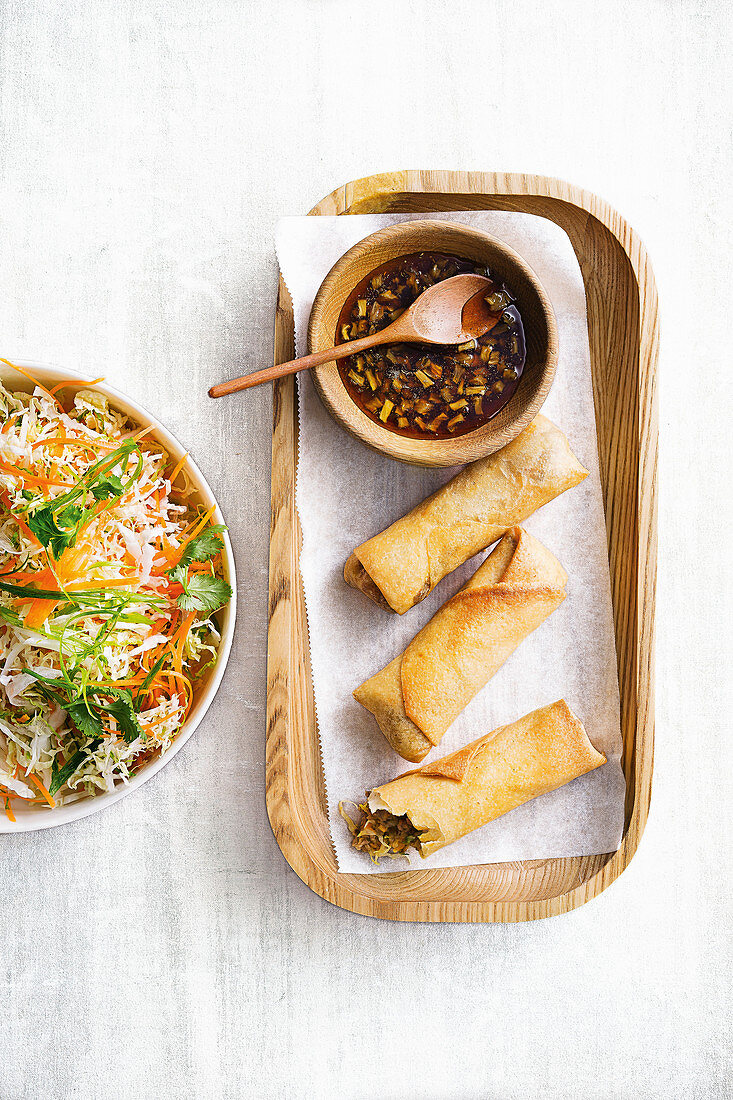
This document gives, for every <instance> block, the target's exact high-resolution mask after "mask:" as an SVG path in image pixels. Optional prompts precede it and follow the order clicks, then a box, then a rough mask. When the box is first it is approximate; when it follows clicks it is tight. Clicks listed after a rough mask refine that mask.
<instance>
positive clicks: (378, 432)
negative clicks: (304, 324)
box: [308, 218, 559, 467]
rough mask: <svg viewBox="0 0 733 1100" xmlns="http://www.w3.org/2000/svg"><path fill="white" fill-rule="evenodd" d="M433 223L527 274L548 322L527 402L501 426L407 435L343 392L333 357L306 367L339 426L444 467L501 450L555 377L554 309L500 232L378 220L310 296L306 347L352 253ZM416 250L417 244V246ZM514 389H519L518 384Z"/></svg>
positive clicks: (312, 347) (414, 460)
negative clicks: (442, 435) (436, 435)
mask: <svg viewBox="0 0 733 1100" xmlns="http://www.w3.org/2000/svg"><path fill="white" fill-rule="evenodd" d="M434 229H439V230H449V231H450V232H451V233H452V234H453V235H454V236H456V237H463V238H465V239H467V240H468V239H470V240H472V241H474V242H475V241H479V242H481V241H483V242H486V243H488V244H489V245H490V246H491V247H492V248H493V249H494V250H495V251H496V252H498V253H502V254H503V255H504V256H505V257H506V259H507V260H508V262H509V263H511V264H512V265H513V266H514V267H515V268H517V269H519V270H520V271H521V274H522V276H523V278H524V279H526V281H527V283H528V284H529V285H530V287H531V288H532V291H533V292H534V294H535V295H536V296H537V299H538V301H539V303H540V306H541V308H542V313H543V314H544V318H545V323H546V326H547V351H546V356H545V362H544V364H543V367H542V371H541V374H540V377H539V380H538V384H537V387H536V391H535V393H534V394H533V396H532V398H531V400H529V401H528V402H527V405H526V407H525V408H524V411H523V412H520V413H518V414H516V415H515V416H514V417H513V419H512V420H511V421H510V422H509V423H508V424H506V425H505V426H504V427H503V428H502V429H499V427H498V425H497V424H495V423H494V420H495V418H493V417H492V419H490V420H488V421H486V423H484V424H481V425H479V426H478V427H477V428H474V429H473V430H472V431H470V432H466V433H465V434H464V435H461V436H456V438H455V439H440V440H431V439H413V438H411V437H410V436H404V435H400V434H399V433H398V432H392V431H390V430H389V429H388V428H380V426H379V425H378V424H376V423H375V421H373V420H371V418H370V417H368V416H367V415H366V413H365V412H364V411H363V410H362V409H361V408H359V406H358V405H357V404H356V402H355V401H354V400H353V398H351V396H350V395H349V394H348V391H347V390H346V388H345V387H344V386H343V382H341V380H340V376H338V371H337V368H336V365H335V364H334V363H333V362H330V363H324V364H323V365H321V366H319V367H314V368H313V369H312V370H311V371H310V374H311V377H312V379H313V384H314V386H315V388H316V392H317V393H318V396H319V397H320V399H321V401H322V402H323V404H324V405H325V407H326V409H327V410H328V412H329V414H330V415H331V416H332V417H333V419H334V420H336V422H337V423H338V424H339V425H340V426H341V427H342V428H344V429H345V430H346V431H348V432H349V433H350V434H351V435H352V436H354V438H355V439H358V440H359V441H360V442H361V443H364V444H365V445H366V446H368V447H370V448H371V449H372V450H375V451H377V452H378V453H379V454H383V455H386V456H387V457H389V458H392V459H396V460H397V461H400V462H405V463H407V464H413V465H420V466H432V467H447V466H456V465H463V464H464V463H466V462H473V461H476V460H477V459H479V458H484V457H486V456H487V455H489V454H492V453H493V452H494V451H498V450H500V449H501V448H502V447H505V446H506V445H507V444H508V443H511V441H512V440H513V439H515V438H516V436H517V435H519V433H520V432H521V431H523V430H524V428H526V427H527V425H528V424H529V423H530V422H531V421H532V420H534V418H535V417H536V416H537V414H538V412H539V411H540V409H541V408H542V406H543V404H544V403H545V400H546V399H547V395H548V394H549V392H550V389H551V387H552V383H553V381H554V378H555V372H556V368H557V361H558V356H559V340H558V328H557V318H556V317H555V310H554V308H553V305H552V302H551V300H550V297H549V295H548V293H547V291H546V290H545V288H544V286H543V285H542V282H541V281H540V279H539V276H538V275H537V273H536V272H535V271H534V269H533V268H532V267H531V266H530V265H529V264H528V263H527V261H526V260H525V259H524V257H523V256H521V255H520V254H519V253H518V252H517V251H516V250H515V249H514V248H512V247H511V245H509V244H507V243H506V242H505V241H503V240H501V238H499V237H496V236H494V235H493V234H492V233H486V232H484V231H483V230H481V229H476V228H475V227H473V226H468V225H462V224H460V223H457V222H444V221H441V220H440V219H438V218H421V219H418V220H415V221H413V220H408V221H403V222H396V223H394V224H393V225H387V226H383V227H382V228H381V229H378V230H376V231H375V232H374V233H369V234H367V236H365V237H363V238H362V239H361V240H360V241H357V242H356V243H355V244H353V245H352V246H351V248H349V249H348V250H347V251H346V252H344V253H343V255H342V256H340V257H339V258H338V260H337V261H336V263H335V264H333V266H332V267H331V269H330V271H329V272H328V274H327V275H326V276H325V278H324V279H323V282H322V283H321V285H320V286H319V288H318V290H317V292H316V295H315V297H314V299H313V304H312V306H311V312H310V316H309V319H308V351H309V352H313V351H316V350H320V349H319V348H318V347H317V346H316V342H315V331H316V328H317V327H318V326H320V325H321V324H322V321H323V312H324V309H325V306H326V303H327V302H328V299H329V296H330V294H331V292H332V290H333V287H334V284H335V283H336V282H337V280H338V279H339V278H340V277H341V273H342V271H343V270H344V269H347V268H348V267H349V265H350V263H351V262H352V260H353V259H354V257H355V256H359V257H360V256H361V255H363V254H364V252H365V249H366V250H367V251H368V250H369V249H370V248H371V247H372V246H373V245H375V244H379V243H383V242H389V241H390V239H391V238H396V239H397V241H399V239H400V238H401V237H402V236H404V235H405V234H408V233H409V234H413V233H414V232H415V231H416V230H417V231H418V232H419V231H420V230H434ZM430 248H431V245H430V244H429V243H428V244H426V245H425V250H426V251H429V250H430ZM410 251H411V252H414V251H416V249H415V248H411V249H410ZM417 251H421V250H420V249H417ZM408 254H409V253H408V252H407V251H405V252H404V253H399V252H398V253H397V254H396V255H398V256H399V255H408ZM375 266H376V265H375ZM352 289H353V287H352ZM349 293H350V291H349ZM344 300H345V299H344ZM337 377H338V380H339V382H340V386H341V388H339V385H338V383H336V381H335V379H336V378H337ZM332 382H333V385H332ZM516 392H517V393H518V392H519V390H517V391H516ZM334 394H336V395H338V398H337V400H338V401H339V402H340V400H341V399H342V396H343V395H345V396H346V399H347V400H348V402H349V405H348V408H349V411H350V412H352V414H353V423H348V422H347V420H346V418H345V415H344V411H343V409H342V408H341V407H340V406H339V405H338V404H336V403H335V402H334ZM515 396H516V393H515V394H513V395H512V397H511V398H510V400H509V402H508V405H507V406H505V407H508V406H509V405H511V402H512V400H513V399H514V397H515ZM346 407H347V406H346V405H344V408H346ZM492 424H493V430H492Z"/></svg>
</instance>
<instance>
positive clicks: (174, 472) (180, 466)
mask: <svg viewBox="0 0 733 1100" xmlns="http://www.w3.org/2000/svg"><path fill="white" fill-rule="evenodd" d="M187 458H188V451H186V453H185V455H184V456H183V458H182V459H181V460H180V462H177V463H176V465H175V466H174V467H173V470H172V472H171V473H170V474H168V480H169V481H170V483H171V486H172V485H173V482H174V481H175V480H176V478H177V477H178V475H179V474H180V472H181V470H182V469H183V467H184V466H185V465H186V459H187Z"/></svg>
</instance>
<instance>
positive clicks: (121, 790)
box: [0, 359, 237, 833]
mask: <svg viewBox="0 0 733 1100" xmlns="http://www.w3.org/2000/svg"><path fill="white" fill-rule="evenodd" d="M16 362H17V364H18V366H20V367H24V368H25V369H26V370H28V371H31V372H32V373H33V375H34V376H35V377H36V378H37V379H38V381H39V382H41V383H42V384H43V385H44V386H49V387H50V386H54V385H55V384H56V383H57V382H60V381H62V380H68V379H73V380H74V382H77V381H78V384H79V386H80V387H83V386H84V384H85V382H87V381H88V379H85V378H84V377H83V376H82V375H80V374H78V373H77V372H76V371H71V370H66V369H65V368H63V367H56V366H50V365H49V364H46V363H35V362H31V361H29V360H27V359H18V360H16ZM0 380H2V383H3V385H4V386H5V387H6V389H12V390H24V391H26V392H28V393H30V392H31V391H32V389H33V385H32V383H31V382H29V381H28V380H27V379H26V378H24V376H23V375H22V374H20V373H18V372H17V371H14V370H12V369H11V368H10V367H7V366H6V365H5V364H4V363H0ZM95 388H96V389H98V390H99V391H100V393H103V394H105V396H106V397H108V398H109V400H110V404H112V405H113V406H114V408H116V409H119V410H120V411H121V412H124V413H126V414H127V415H128V416H129V417H130V419H131V420H133V421H134V422H135V423H139V424H140V427H145V426H146V425H152V427H153V429H154V431H153V435H154V437H155V438H156V439H158V440H159V441H160V442H161V443H162V444H163V446H164V447H165V449H166V451H167V452H168V454H169V455H170V456H171V457H172V458H173V459H174V460H175V461H176V462H177V461H178V460H179V459H181V458H182V457H183V455H184V454H185V448H184V447H182V446H181V444H180V443H179V442H178V440H177V439H176V438H175V436H172V435H171V433H170V432H169V431H167V429H166V428H164V427H163V425H162V424H161V423H160V422H159V421H158V420H156V419H155V417H154V416H151V415H150V413H148V412H146V411H145V409H144V408H142V406H141V405H138V404H137V403H136V402H135V401H131V400H130V398H129V397H126V396H125V395H124V394H123V393H120V392H119V390H116V389H114V388H113V387H112V386H108V385H107V384H106V383H104V382H99V383H98V384H97V386H96V387H95ZM187 470H188V473H189V475H190V477H191V480H192V481H193V483H194V485H195V486H196V490H197V492H196V495H195V496H194V498H193V499H194V500H197V501H198V502H199V503H200V504H203V505H204V507H206V508H211V506H212V505H216V511H215V512H214V514H213V516H212V519H213V520H214V522H215V523H224V522H225V521H224V518H223V516H222V514H221V510H220V508H219V505H218V504H217V503H216V500H215V499H214V495H213V493H212V492H211V489H210V488H209V486H208V484H207V481H206V478H205V477H204V475H203V474H202V473H201V471H200V470H199V468H198V466H197V465H196V463H195V462H194V461H193V460H192V459H191V458H190V457H189V458H188V460H187ZM223 540H224V550H223V554H222V559H223V565H224V577H225V579H226V580H227V582H228V583H229V584H230V585H231V587H232V598H231V600H230V602H229V603H228V604H227V606H226V607H225V608H223V609H222V611H221V612H220V613H219V620H220V622H221V628H222V629H221V642H220V644H219V655H218V659H217V662H216V664H215V666H214V667H213V669H211V674H210V676H209V678H208V680H205V681H204V683H203V684H202V685H201V686H200V687H199V688H198V689H197V691H196V693H195V696H194V702H193V706H192V708H191V713H190V714H189V716H188V719H187V720H186V722H185V723H184V725H183V727H182V728H181V732H180V733H179V734H178V736H177V737H176V739H175V741H174V742H173V744H172V745H171V747H170V748H169V749H168V751H167V752H166V753H164V754H163V755H162V756H158V757H156V758H155V759H154V760H151V761H150V763H149V764H146V765H145V766H144V767H143V768H141V769H140V771H139V772H138V773H137V774H136V775H135V776H134V777H133V778H132V779H131V780H130V781H129V783H126V784H125V783H120V784H119V785H118V786H117V787H116V788H115V790H114V791H109V792H107V793H105V794H98V795H94V796H92V797H90V798H84V799H82V800H80V801H79V802H73V803H71V804H70V805H68V806H58V807H56V808H55V809H50V808H48V809H45V810H44V809H43V807H41V806H29V807H25V808H24V807H23V804H22V803H21V802H14V803H13V813H14V814H15V816H16V818H17V820H16V821H15V822H12V821H10V820H8V818H7V816H6V815H5V812H4V810H2V809H0V833H23V832H30V831H31V830H33V829H51V828H53V827H54V826H55V825H65V824H67V822H69V821H78V820H79V819H80V818H82V817H88V816H89V814H93V813H96V812H97V810H103V809H105V807H107V806H111V805H112V803H113V802H118V801H119V800H120V799H121V798H125V797H126V796H127V795H129V794H132V792H133V791H135V790H137V788H138V787H140V786H142V784H143V783H145V782H146V781H147V780H148V779H151V778H152V777H153V776H154V775H155V774H156V773H157V772H159V771H160V769H161V768H163V767H165V765H166V764H167V763H168V761H169V760H170V759H171V758H172V757H173V756H175V754H176V753H177V752H178V751H179V749H182V748H183V746H184V745H185V744H186V742H187V741H188V739H189V737H190V736H191V734H192V733H193V732H194V730H195V729H196V728H197V727H198V725H199V724H200V723H201V721H202V720H203V717H204V715H205V714H206V711H207V710H208V709H209V707H210V706H211V703H212V701H213V699H214V696H215V695H216V692H217V689H218V687H219V684H220V683H221V678H222V676H223V675H224V669H225V668H226V663H227V660H228V659H229V651H230V650H231V647H232V637H233V635H234V620H235V617H236V606H237V587H236V576H235V570H234V555H233V553H232V545H231V542H230V541H229V535H228V533H227V532H226V531H225V532H224V534H223Z"/></svg>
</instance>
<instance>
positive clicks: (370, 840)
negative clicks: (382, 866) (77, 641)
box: [339, 802, 423, 863]
mask: <svg viewBox="0 0 733 1100" xmlns="http://www.w3.org/2000/svg"><path fill="white" fill-rule="evenodd" d="M344 805H345V803H343V802H339V813H340V814H341V816H342V817H343V819H344V821H345V822H346V824H347V826H348V829H349V832H350V833H351V836H352V840H351V845H352V847H353V848H356V850H357V852H366V853H367V855H368V856H369V858H370V859H371V861H372V863H377V862H378V861H379V860H380V859H381V858H382V857H383V856H389V857H390V859H396V858H397V857H398V856H407V851H408V849H409V848H415V849H416V850H417V851H418V852H421V851H422V848H421V840H422V837H423V832H422V831H421V830H419V829H416V828H415V826H414V825H413V823H412V822H411V821H410V819H409V817H408V816H407V814H401V815H400V816H399V817H398V816H397V815H396V814H393V813H390V812H389V810H371V809H370V808H369V804H368V803H367V802H359V803H356V802H352V803H346V805H352V806H354V807H355V808H356V809H357V810H358V811H359V819H358V820H357V821H354V819H353V818H352V817H351V816H350V815H349V814H348V813H347V812H346V810H345V809H344Z"/></svg>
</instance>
